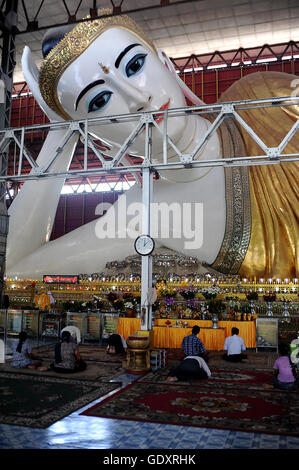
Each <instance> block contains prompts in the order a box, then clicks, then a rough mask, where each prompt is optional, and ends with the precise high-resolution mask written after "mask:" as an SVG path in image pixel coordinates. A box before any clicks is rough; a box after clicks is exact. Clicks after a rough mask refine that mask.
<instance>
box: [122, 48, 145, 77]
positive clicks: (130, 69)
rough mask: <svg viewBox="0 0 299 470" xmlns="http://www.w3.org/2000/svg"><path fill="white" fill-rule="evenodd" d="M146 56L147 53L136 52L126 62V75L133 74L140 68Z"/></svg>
mask: <svg viewBox="0 0 299 470" xmlns="http://www.w3.org/2000/svg"><path fill="white" fill-rule="evenodd" d="M146 56H147V54H136V55H135V56H134V57H133V59H131V60H130V61H129V62H128V63H127V65H126V69H125V70H126V75H127V77H131V76H132V75H135V74H136V73H138V72H139V71H140V70H141V69H142V67H143V65H144V62H145V58H146Z"/></svg>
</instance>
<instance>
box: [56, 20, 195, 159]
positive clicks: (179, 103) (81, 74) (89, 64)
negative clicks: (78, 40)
mask: <svg viewBox="0 0 299 470" xmlns="http://www.w3.org/2000/svg"><path fill="white" fill-rule="evenodd" d="M57 96H58V99H59V101H60V103H61V106H62V107H63V109H64V110H65V111H66V112H67V114H68V115H69V116H71V117H72V118H73V119H75V120H77V119H89V118H96V117H106V116H113V115H119V114H129V113H136V112H146V111H155V110H160V109H161V110H163V109H170V108H179V107H183V106H186V102H185V98H184V95H183V93H182V91H181V89H180V87H179V85H178V83H177V81H176V79H175V77H174V76H173V75H172V73H171V72H170V71H169V70H168V69H167V68H166V67H165V66H164V65H163V64H162V62H161V61H160V59H159V57H158V56H157V54H156V53H155V52H153V51H152V49H151V48H150V47H149V46H147V45H146V44H145V43H143V42H142V41H141V40H140V39H139V38H137V37H136V36H135V35H134V34H132V33H130V32H128V31H126V30H124V29H121V28H111V29H109V30H107V31H105V32H104V33H102V34H101V35H100V36H99V37H98V38H97V39H96V40H95V41H94V42H93V43H92V44H91V45H90V46H89V47H88V48H87V49H86V51H84V52H83V53H82V54H81V55H80V57H78V58H77V59H76V60H75V61H74V62H72V63H71V64H70V65H69V66H68V68H67V69H66V70H65V72H64V73H63V74H62V76H61V77H60V79H59V81H58V85H57ZM137 122H138V121H134V122H126V123H121V124H111V125H109V124H108V125H107V124H105V125H102V126H100V125H98V124H97V125H92V124H90V126H89V131H90V132H92V133H93V135H95V136H96V137H97V138H99V139H102V140H104V141H106V142H111V143H116V144H122V143H123V142H124V141H125V139H126V138H127V137H128V136H129V135H130V133H131V132H132V131H133V130H134V129H135V127H136V125H137ZM156 122H157V123H158V125H159V126H161V129H162V127H163V118H161V117H160V118H157V120H156ZM186 124H187V118H185V117H176V118H169V119H168V123H167V131H168V135H169V136H170V137H171V139H172V140H173V141H174V142H175V141H177V140H178V139H179V138H180V136H181V135H182V134H183V132H184V128H185V126H186ZM144 135H145V133H144V132H142V133H141V134H140V135H139V136H138V137H137V139H136V140H135V142H134V143H133V145H132V147H130V150H129V151H130V153H135V154H138V155H144ZM152 140H153V152H155V150H156V151H158V149H159V151H160V150H161V145H162V135H161V134H160V133H159V131H158V130H157V129H155V128H153V139H152Z"/></svg>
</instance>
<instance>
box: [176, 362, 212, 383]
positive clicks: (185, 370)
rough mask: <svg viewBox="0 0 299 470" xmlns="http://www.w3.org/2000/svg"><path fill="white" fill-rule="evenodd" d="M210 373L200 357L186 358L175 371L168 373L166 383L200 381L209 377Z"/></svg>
mask: <svg viewBox="0 0 299 470" xmlns="http://www.w3.org/2000/svg"><path fill="white" fill-rule="evenodd" d="M211 375H212V374H211V371H210V369H209V367H208V365H207V363H206V361H205V360H204V359H203V358H202V357H198V356H187V357H185V358H184V359H183V360H182V361H181V363H180V364H179V365H178V367H176V368H175V369H173V370H171V371H170V372H169V375H168V377H167V382H176V381H177V380H201V379H207V378H208V377H211Z"/></svg>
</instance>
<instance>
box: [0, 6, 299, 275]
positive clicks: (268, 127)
mask: <svg viewBox="0 0 299 470" xmlns="http://www.w3.org/2000/svg"><path fill="white" fill-rule="evenodd" d="M42 48H43V54H44V60H43V63H42V65H41V67H40V70H38V68H37V66H36V65H35V63H34V61H33V60H32V56H31V52H30V49H29V48H28V47H27V46H26V47H25V49H24V52H23V56H22V68H23V73H24V76H25V79H26V81H27V83H28V86H29V88H30V89H31V91H32V93H33V95H34V97H35V99H36V100H37V101H38V103H39V105H40V106H41V108H42V109H43V110H44V111H45V113H46V114H47V116H48V117H49V119H50V121H51V122H55V121H63V120H79V119H88V118H94V117H105V116H112V115H120V114H127V113H136V112H146V111H155V110H160V109H161V110H165V109H172V108H181V107H184V106H187V104H186V103H187V101H186V97H188V98H189V99H190V100H192V101H193V103H195V104H197V105H198V104H200V103H202V104H203V102H201V101H200V100H199V99H198V98H197V97H195V96H194V95H193V94H192V93H191V91H190V90H187V87H186V86H185V85H184V84H183V82H182V81H181V80H180V78H179V77H178V76H177V74H175V73H174V70H173V67H171V62H170V60H169V59H168V58H167V57H166V55H165V54H164V53H162V52H161V51H157V50H156V49H155V47H154V45H153V44H152V42H151V41H150V40H149V39H148V38H147V37H146V35H145V34H144V32H143V31H142V30H141V29H140V27H139V26H138V25H137V24H136V23H135V22H134V21H133V20H132V19H130V18H129V17H127V16H125V15H121V16H117V17H116V16H112V17H108V16H107V17H106V18H105V17H102V18H99V19H94V20H89V21H84V22H81V23H79V24H76V25H72V26H71V25H69V26H68V27H67V30H63V29H60V28H57V29H53V30H49V31H48V32H47V33H46V35H45V38H44V41H43V45H42ZM295 78H296V77H295V76H293V75H290V74H285V73H280V72H259V73H254V74H250V75H247V76H246V77H244V78H242V79H240V80H239V81H237V82H236V83H234V84H233V85H232V86H231V87H230V88H229V89H228V90H227V91H225V92H224V93H223V94H222V96H221V100H220V101H221V102H227V101H237V100H245V99H248V100H250V99H258V98H267V97H273V96H276V97H277V96H280V97H285V96H289V95H291V93H292V91H293V89H292V88H291V83H292V81H293V80H294V79H295ZM240 115H242V117H243V119H244V120H245V121H246V122H247V123H248V124H249V125H250V126H251V127H252V129H253V130H254V131H255V132H256V133H257V134H258V135H259V136H261V138H263V139H264V142H265V144H266V145H267V146H277V145H279V143H280V142H281V141H282V139H283V138H284V136H285V135H286V133H287V132H288V130H289V129H290V128H291V126H292V125H293V124H294V122H295V121H296V120H297V119H298V106H288V107H279V106H278V107H271V108H265V109H252V110H250V111H248V110H243V111H240ZM160 121H161V122H160ZM157 123H158V125H159V126H161V128H162V126H163V119H159V122H158V121H157ZM133 125H136V124H134V123H132V122H122V123H118V124H112V123H111V125H107V124H106V125H105V126H99V125H98V126H96V125H94V126H92V125H90V127H89V131H90V132H91V133H92V134H93V135H94V136H95V137H96V138H98V139H100V140H102V141H103V142H105V143H106V144H108V146H109V148H110V152H111V155H113V151H114V152H115V151H116V150H115V149H118V148H119V146H120V145H121V144H122V143H123V142H124V140H125V139H126V138H127V137H128V135H130V132H131V131H132V129H133V127H132V126H133ZM211 125H212V124H211V118H209V117H208V116H206V117H205V115H204V116H202V115H199V114H195V113H193V114H192V113H191V114H185V115H181V116H178V117H174V118H171V119H170V118H169V119H168V122H167V132H168V136H169V137H170V139H171V140H172V141H173V142H174V143H175V145H176V147H177V148H178V149H179V150H180V151H181V152H182V153H185V154H192V152H193V150H194V149H195V148H197V146H198V144H199V143H200V141H201V139H202V136H203V135H204V133H206V131H207V129H209V127H210V126H211ZM64 135H65V129H58V130H55V131H54V130H51V131H50V132H49V133H48V135H47V137H46V139H45V141H44V143H43V146H42V149H41V151H40V154H39V156H38V164H39V165H40V166H41V167H46V166H47V163H49V161H50V159H51V156H52V155H53V152H54V150H55V149H56V148H57V146H58V145H60V144H61V139H62V138H63V136H64ZM144 135H145V133H144V132H143V133H140V134H139V135H138V137H137V138H136V140H135V141H134V143H133V144H132V147H131V148H130V154H131V155H139V156H142V155H144V148H145V144H144ZM162 139H163V133H162V134H161V133H160V132H158V131H157V129H156V128H155V127H154V128H153V131H152V156H153V159H154V161H162ZM77 140H78V136H76V135H73V136H72V138H71V139H69V141H68V142H67V145H66V146H65V147H64V148H63V151H62V153H61V154H60V157H59V158H58V159H57V160H56V161H55V163H54V165H53V167H52V171H57V172H59V171H60V172H62V171H66V170H67V169H68V168H69V166H70V163H71V161H72V158H73V154H74V149H75V146H76V144H77ZM298 147H299V136H298V133H297V134H296V135H295V136H294V137H293V139H292V140H291V141H290V142H289V144H288V145H287V147H286V148H285V150H284V151H285V153H295V152H296V150H298ZM246 155H260V149H259V148H258V145H257V144H256V142H255V141H254V140H253V139H252V138H251V137H250V136H249V135H248V134H247V133H246V132H245V131H244V130H243V129H242V128H240V127H239V126H238V124H236V123H235V122H234V121H233V120H232V119H229V120H227V119H225V120H224V122H223V124H222V125H221V126H220V128H219V129H218V131H217V132H215V133H214V134H213V136H212V137H211V138H210V139H209V140H208V141H207V143H206V144H205V147H204V148H203V151H202V152H201V154H200V155H199V156H198V158H200V159H203V160H204V159H205V160H208V159H221V158H223V157H228V156H229V157H232V158H233V157H234V156H246ZM168 156H169V160H170V161H171V158H173V156H174V151H173V148H172V147H170V146H169V148H168ZM63 184H64V181H63V179H52V178H49V179H44V180H43V181H41V180H39V181H27V182H25V184H24V185H23V187H22V189H21V191H20V193H19V194H18V196H17V197H16V199H15V200H14V201H13V203H12V205H11V207H10V209H9V215H10V229H9V236H8V246H7V267H6V275H7V276H19V277H22V278H26V277H27V278H28V277H33V278H41V277H42V275H43V274H55V273H59V274H74V273H76V274H78V273H95V272H101V271H103V270H104V269H105V265H106V263H107V262H109V261H111V260H122V259H125V258H126V257H127V256H130V255H133V254H134V253H135V251H134V240H133V238H132V237H131V236H128V231H127V225H128V223H130V218H129V215H127V217H123V218H122V220H121V221H120V222H119V224H118V226H117V232H116V234H115V236H113V237H110V238H109V237H108V238H107V237H106V238H105V237H104V236H101V230H104V227H105V223H108V222H109V217H110V216H111V214H115V211H116V210H117V208H118V207H121V204H122V203H123V199H124V198H126V207H132V206H131V205H132V204H134V203H136V202H138V201H139V202H140V201H141V198H142V189H141V187H140V185H139V184H135V185H134V186H133V187H132V188H131V189H130V190H128V191H127V192H126V193H125V194H124V195H122V196H121V197H120V198H119V199H118V201H117V202H116V203H115V206H114V207H113V208H110V209H109V210H108V211H107V212H106V214H105V215H103V216H102V217H101V218H100V219H98V220H95V221H93V222H90V223H88V224H86V225H83V226H81V227H79V228H78V229H76V230H73V231H72V232H70V233H68V234H66V235H63V236H61V237H60V238H58V239H56V240H54V241H50V236H51V230H52V227H53V222H54V218H55V213H56V208H57V204H58V201H59V197H60V193H61V189H62V185H63ZM153 201H156V202H163V203H168V204H169V205H170V204H172V203H173V202H176V203H178V204H183V203H188V202H190V203H194V202H198V203H203V206H202V207H203V224H202V228H203V233H202V244H200V246H199V245H198V246H192V244H191V245H190V247H189V248H188V249H186V245H185V241H186V240H184V238H183V237H177V236H174V235H175V234H174V233H172V232H171V230H170V236H169V237H168V238H162V237H161V238H160V239H159V237H157V238H156V246H157V247H161V246H165V247H167V248H168V249H171V250H174V251H175V252H178V253H183V254H185V255H188V256H189V255H190V256H195V257H196V258H197V259H198V260H199V261H200V262H202V263H205V264H207V265H210V266H211V268H212V269H214V270H216V271H218V272H221V273H238V274H240V275H241V276H244V277H252V276H259V277H265V276H268V277H270V276H271V277H275V276H277V277H280V278H282V277H288V278H292V277H296V276H298V259H299V258H298V243H299V233H298V209H299V204H298V163H297V162H286V163H280V164H276V165H257V166H251V167H237V166H236V167H234V168H232V169H227V168H224V167H223V166H217V167H209V168H203V167H201V168H199V167H198V168H193V169H192V170H190V169H180V170H167V171H166V170H163V171H161V173H160V178H159V179H157V180H155V181H154V189H153ZM113 211H114V212H113ZM131 218H133V214H131ZM99 220H100V221H101V223H100V224H99Z"/></svg>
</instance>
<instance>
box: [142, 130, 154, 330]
mask: <svg viewBox="0 0 299 470" xmlns="http://www.w3.org/2000/svg"><path fill="white" fill-rule="evenodd" d="M145 131H146V139H145V160H144V163H145V165H146V164H147V163H149V162H150V157H151V147H152V136H151V132H152V124H151V123H148V122H147V123H146V128H145ZM152 193H153V172H152V171H151V169H150V167H149V166H144V168H143V170H142V233H143V234H144V235H151V201H152ZM151 289H152V256H151V255H148V256H142V261H141V307H142V309H144V308H145V315H141V329H142V330H151V329H152V306H151V304H150V303H149V293H150V292H151Z"/></svg>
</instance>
